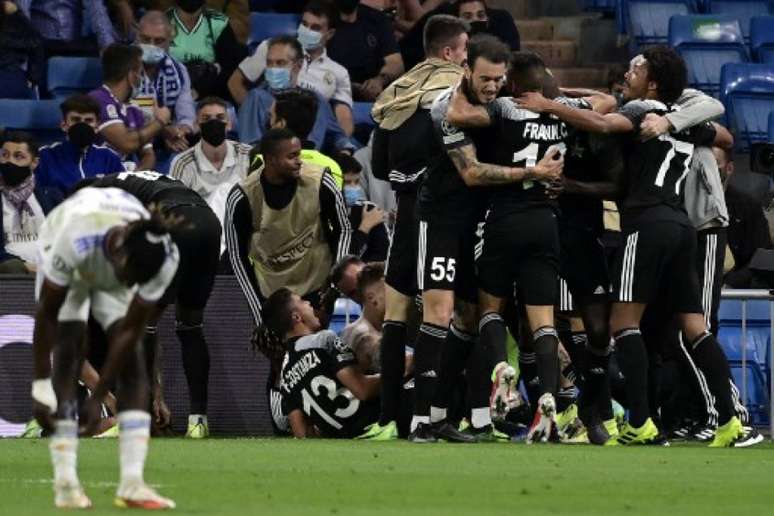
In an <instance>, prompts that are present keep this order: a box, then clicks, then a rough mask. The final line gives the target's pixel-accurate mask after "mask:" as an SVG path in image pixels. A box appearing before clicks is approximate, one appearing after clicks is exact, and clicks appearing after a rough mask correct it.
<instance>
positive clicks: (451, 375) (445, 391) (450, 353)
mask: <svg viewBox="0 0 774 516" xmlns="http://www.w3.org/2000/svg"><path fill="white" fill-rule="evenodd" d="M475 343H476V337H475V335H470V334H469V333H465V332H464V331H462V330H460V329H459V328H456V327H455V326H454V323H452V324H451V326H450V327H449V331H448V332H447V333H446V340H445V341H444V343H443V350H442V351H441V367H440V371H438V386H437V388H436V390H435V395H434V396H433V407H436V408H440V409H447V408H449V402H450V401H451V396H452V392H453V391H454V387H455V385H456V384H458V383H459V378H460V375H461V374H462V371H463V369H465V364H466V363H467V361H468V357H469V356H470V352H471V350H472V349H473V346H474V345H475ZM431 415H432V414H431ZM431 419H435V418H432V417H431ZM441 419H446V418H445V417H443V418H441ZM433 422H435V421H433Z"/></svg>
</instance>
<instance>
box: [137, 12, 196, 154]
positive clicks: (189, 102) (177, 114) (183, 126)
mask: <svg viewBox="0 0 774 516" xmlns="http://www.w3.org/2000/svg"><path fill="white" fill-rule="evenodd" d="M171 38H172V26H171V25H170V24H169V19H168V18H167V17H166V16H165V15H164V13H162V12H161V11H148V12H147V13H145V16H143V17H142V18H141V19H140V25H139V31H138V34H137V42H138V43H139V45H140V48H142V62H143V66H144V67H145V75H144V76H143V79H142V85H141V86H140V91H139V94H140V95H142V96H146V97H148V98H151V99H155V100H156V103H157V104H158V105H159V106H165V107H167V108H169V110H170V111H171V112H172V120H173V124H172V125H170V126H167V127H165V128H164V131H163V132H162V136H163V138H164V142H165V143H166V145H167V148H168V149H169V150H170V151H173V152H182V151H184V150H186V149H187V148H188V139H187V138H186V137H187V136H189V135H190V134H191V133H192V132H193V126H194V119H195V118H196V105H195V104H194V100H193V97H192V96H191V79H190V77H189V76H188V70H186V67H185V66H184V65H183V64H182V63H181V62H180V61H178V60H177V59H175V58H174V57H172V56H170V55H169V43H170V40H171Z"/></svg>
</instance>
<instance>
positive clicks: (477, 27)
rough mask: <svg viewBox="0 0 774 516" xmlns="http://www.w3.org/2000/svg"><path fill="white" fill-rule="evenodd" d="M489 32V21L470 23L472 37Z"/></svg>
mask: <svg viewBox="0 0 774 516" xmlns="http://www.w3.org/2000/svg"><path fill="white" fill-rule="evenodd" d="M488 31H489V22H488V21H481V20H479V21H474V22H470V35H471V36H474V35H476V34H481V33H484V32H488Z"/></svg>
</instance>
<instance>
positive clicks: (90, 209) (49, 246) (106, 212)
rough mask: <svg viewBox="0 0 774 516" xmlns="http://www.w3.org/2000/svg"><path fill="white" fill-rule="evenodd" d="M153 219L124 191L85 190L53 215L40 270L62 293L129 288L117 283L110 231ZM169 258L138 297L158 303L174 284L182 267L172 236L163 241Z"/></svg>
mask: <svg viewBox="0 0 774 516" xmlns="http://www.w3.org/2000/svg"><path fill="white" fill-rule="evenodd" d="M149 217H150V214H149V213H148V210H146V209H145V207H144V206H143V205H142V203H141V202H140V201H138V200H137V199H136V198H135V197H134V196H132V195H131V194H129V193H128V192H125V191H124V190H120V189H118V188H84V189H82V190H80V191H78V192H77V193H76V194H75V195H73V196H72V197H70V198H69V199H67V200H66V201H64V202H63V203H62V204H60V205H59V206H57V207H56V208H54V209H53V210H52V211H51V213H49V214H48V217H47V218H46V221H45V222H44V223H43V227H42V228H41V230H40V234H39V238H38V252H39V253H40V262H39V263H40V267H41V270H42V272H43V274H44V275H45V277H46V278H47V279H48V280H49V281H51V282H53V283H55V284H57V285H59V286H62V287H65V286H70V285H71V284H73V283H76V282H77V283H84V284H86V285H87V286H88V287H89V288H90V289H93V290H106V291H109V290H116V289H122V288H127V287H126V286H125V285H123V284H122V283H121V282H119V281H118V279H117V278H116V275H115V272H114V270H113V265H112V264H111V263H110V261H109V260H108V258H107V256H106V255H105V251H104V248H103V246H104V243H105V242H104V240H105V236H106V235H107V233H108V231H109V230H110V228H113V227H115V226H118V225H124V224H127V223H128V222H132V221H134V220H138V219H141V218H142V219H147V218H149ZM162 242H163V243H164V245H165V247H166V249H167V253H166V254H167V256H166V259H165V260H164V264H163V265H162V267H161V269H159V272H158V273H157V274H156V275H155V276H154V277H153V278H151V279H150V280H149V281H148V282H147V283H144V284H142V285H139V286H137V287H135V288H137V293H138V294H139V295H140V297H142V298H143V299H144V300H146V301H150V302H155V301H158V300H159V299H160V298H161V296H162V295H163V294H164V291H165V290H166V289H167V287H168V286H169V285H170V283H171V282H172V279H173V278H174V276H175V272H176V271H177V265H178V262H179V261H180V258H179V255H178V251H177V246H176V245H175V244H174V243H173V242H172V240H171V238H170V237H169V235H165V236H164V237H163V238H162Z"/></svg>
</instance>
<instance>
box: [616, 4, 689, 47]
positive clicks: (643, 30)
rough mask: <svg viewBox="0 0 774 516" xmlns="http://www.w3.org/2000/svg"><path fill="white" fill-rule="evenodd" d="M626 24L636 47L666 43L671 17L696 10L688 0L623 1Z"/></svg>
mask: <svg viewBox="0 0 774 516" xmlns="http://www.w3.org/2000/svg"><path fill="white" fill-rule="evenodd" d="M622 10H623V12H622V15H623V20H624V23H625V26H626V28H627V31H628V33H629V35H630V36H631V38H632V42H633V44H634V46H635V47H637V48H639V47H643V46H648V45H659V44H666V42H667V39H668V35H669V33H668V28H669V18H671V17H672V16H678V15H687V14H689V13H691V12H694V11H695V5H694V3H693V2H690V1H686V0H671V1H670V0H654V1H640V0H631V1H623V2H622Z"/></svg>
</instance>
